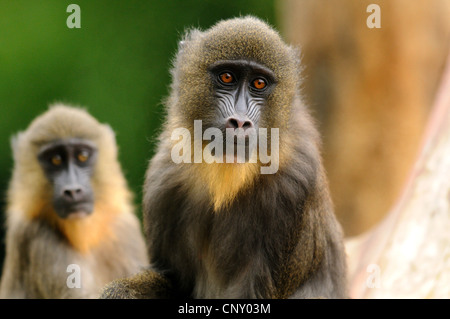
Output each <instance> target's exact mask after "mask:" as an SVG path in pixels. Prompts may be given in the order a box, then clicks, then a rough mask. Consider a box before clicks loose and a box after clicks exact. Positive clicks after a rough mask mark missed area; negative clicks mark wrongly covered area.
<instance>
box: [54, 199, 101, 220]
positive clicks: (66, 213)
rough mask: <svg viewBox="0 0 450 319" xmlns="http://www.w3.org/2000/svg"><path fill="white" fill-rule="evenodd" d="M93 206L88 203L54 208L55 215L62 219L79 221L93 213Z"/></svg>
mask: <svg viewBox="0 0 450 319" xmlns="http://www.w3.org/2000/svg"><path fill="white" fill-rule="evenodd" d="M93 208H94V207H93V204H92V203H90V202H78V203H71V204H66V205H63V206H60V207H59V208H57V207H55V210H56V213H57V214H58V216H59V217H61V218H63V219H79V218H85V217H87V216H89V215H90V214H91V213H92V212H93Z"/></svg>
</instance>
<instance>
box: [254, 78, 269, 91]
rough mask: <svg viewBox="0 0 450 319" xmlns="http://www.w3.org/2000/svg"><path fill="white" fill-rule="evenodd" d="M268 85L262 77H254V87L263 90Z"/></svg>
mask: <svg viewBox="0 0 450 319" xmlns="http://www.w3.org/2000/svg"><path fill="white" fill-rule="evenodd" d="M266 86H267V82H266V80H264V79H262V78H257V79H254V80H253V82H252V87H254V88H255V89H257V90H263V89H265V87H266Z"/></svg>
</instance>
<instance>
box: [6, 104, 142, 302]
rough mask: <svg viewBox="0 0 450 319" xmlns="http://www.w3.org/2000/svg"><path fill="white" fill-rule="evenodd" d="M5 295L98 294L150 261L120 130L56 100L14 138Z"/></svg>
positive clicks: (61, 295) (71, 295)
mask: <svg viewBox="0 0 450 319" xmlns="http://www.w3.org/2000/svg"><path fill="white" fill-rule="evenodd" d="M12 146H13V153H14V170H13V176H12V179H11V182H10V186H9V190H8V207H7V233H6V259H5V264H4V267H3V274H2V280H1V283H0V297H2V298H94V297H98V296H99V293H100V292H101V288H102V287H103V286H104V285H105V284H106V283H108V282H110V281H111V280H113V279H116V278H120V277H125V276H129V275H131V274H134V273H137V272H138V271H140V270H141V267H144V266H146V265H147V263H148V261H147V260H148V259H147V253H146V248H145V242H144V239H143V236H142V233H141V230H140V225H139V221H138V219H137V218H136V217H135V215H134V214H133V208H132V205H131V193H130V191H129V190H128V188H127V185H126V181H125V179H124V176H123V174H122V171H121V168H120V165H119V163H118V161H117V147H116V142H115V137H114V133H113V131H112V130H111V128H110V127H109V126H107V125H104V124H100V123H99V122H98V121H97V120H96V119H94V118H93V117H92V116H91V115H89V114H88V113H87V112H86V111H84V110H82V109H78V108H72V107H67V106H63V105H55V106H53V107H51V108H50V109H49V110H48V111H47V112H45V113H44V114H42V115H41V116H39V117H37V118H36V119H35V120H34V121H33V122H32V123H31V124H30V126H29V128H28V129H27V130H26V131H25V132H21V133H19V134H18V135H17V136H15V137H14V138H13V140H12Z"/></svg>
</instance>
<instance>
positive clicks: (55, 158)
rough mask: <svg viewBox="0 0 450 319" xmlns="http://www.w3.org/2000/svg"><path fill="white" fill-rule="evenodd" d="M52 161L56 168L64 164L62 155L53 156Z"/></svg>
mask: <svg viewBox="0 0 450 319" xmlns="http://www.w3.org/2000/svg"><path fill="white" fill-rule="evenodd" d="M50 160H51V162H52V164H53V165H55V166H59V165H61V164H62V157H61V155H58V154H56V155H53V156H52V158H51V159H50Z"/></svg>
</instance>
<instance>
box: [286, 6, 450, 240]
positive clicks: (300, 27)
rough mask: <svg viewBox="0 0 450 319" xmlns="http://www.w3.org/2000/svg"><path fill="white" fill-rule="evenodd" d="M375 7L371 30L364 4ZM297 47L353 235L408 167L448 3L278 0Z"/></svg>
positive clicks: (445, 33) (371, 220) (396, 188)
mask: <svg viewBox="0 0 450 319" xmlns="http://www.w3.org/2000/svg"><path fill="white" fill-rule="evenodd" d="M372 3H376V4H378V5H379V6H380V8H381V28H380V29H370V28H368V27H367V24H366V20H367V18H368V17H369V15H370V13H367V12H366V9H367V7H368V5H369V4H372ZM278 5H279V8H280V10H279V19H278V20H279V25H280V26H281V29H282V33H283V35H284V36H285V38H286V40H287V41H288V42H290V43H293V44H294V45H298V46H299V47H300V48H301V52H302V56H303V65H304V67H305V70H304V72H303V75H304V95H305V99H306V101H307V102H308V104H309V105H310V107H311V108H312V109H313V111H314V115H315V116H316V118H317V119H318V121H319V124H320V130H321V133H322V135H323V139H324V145H323V155H324V164H325V167H326V170H327V172H328V177H329V181H330V189H331V193H332V197H333V201H334V204H335V207H336V214H337V216H338V218H339V220H340V222H341V223H342V225H343V227H344V230H345V233H346V235H348V236H354V235H357V234H361V233H362V232H364V231H367V230H368V229H370V228H371V227H373V226H375V225H376V224H377V223H378V222H380V221H381V220H382V218H383V217H384V216H385V214H386V213H387V212H388V211H389V209H390V207H391V206H392V205H393V204H394V202H395V200H396V199H397V198H398V196H399V194H400V192H401V190H402V187H403V185H404V183H405V180H406V178H407V176H408V173H409V171H410V170H411V167H412V165H413V163H414V160H415V156H416V154H417V151H418V147H419V145H420V139H421V136H422V134H423V130H424V128H425V124H426V120H427V117H428V114H429V111H430V106H431V104H432V103H433V98H434V96H435V94H436V89H437V85H438V83H439V79H440V76H441V73H442V69H443V66H444V63H445V58H446V52H447V50H448V47H449V40H450V18H449V17H450V1H448V0H431V1H430V0H415V1H410V0H395V1H393V0H377V1H372V0H326V1H325V0H279V1H278Z"/></svg>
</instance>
